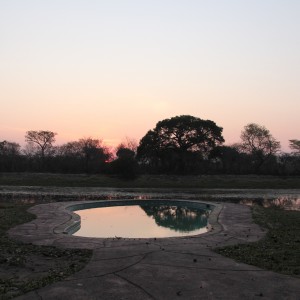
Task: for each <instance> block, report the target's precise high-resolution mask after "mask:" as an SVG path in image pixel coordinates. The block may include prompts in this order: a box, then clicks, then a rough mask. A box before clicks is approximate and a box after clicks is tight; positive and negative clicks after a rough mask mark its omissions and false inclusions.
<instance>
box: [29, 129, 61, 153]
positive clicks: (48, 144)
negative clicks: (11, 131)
mask: <svg viewBox="0 0 300 300" xmlns="http://www.w3.org/2000/svg"><path fill="white" fill-rule="evenodd" d="M56 134H57V133H54V132H52V131H46V130H39V131H35V130H30V131H27V132H26V135H25V141H26V142H27V143H29V144H35V145H37V147H38V149H39V152H40V155H41V157H42V158H44V157H45V154H46V153H47V152H49V151H50V149H51V148H52V144H53V143H54V142H55V135H56Z"/></svg>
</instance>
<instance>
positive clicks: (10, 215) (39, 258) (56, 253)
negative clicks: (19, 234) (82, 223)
mask: <svg viewBox="0 0 300 300" xmlns="http://www.w3.org/2000/svg"><path fill="white" fill-rule="evenodd" d="M26 209H28V205H22V204H19V205H9V204H0V268H1V269H2V270H5V272H3V273H2V275H1V278H0V298H1V299H10V298H13V297H16V296H18V295H21V294H23V293H26V292H29V291H31V290H34V289H37V288H40V287H42V286H45V285H47V284H51V283H53V282H56V281H59V280H62V279H64V278H66V277H68V276H69V275H71V274H73V273H75V272H77V271H79V270H80V269H81V268H83V267H84V266H85V264H86V263H87V262H88V261H89V259H90V257H91V254H92V253H91V251H90V250H77V249H58V248H55V247H51V246H35V245H32V244H23V243H20V242H16V241H13V240H11V239H10V238H9V237H8V236H7V234H6V231H7V230H8V229H9V228H11V227H13V226H16V225H17V224H21V223H24V222H29V221H30V220H32V219H33V218H34V217H33V215H31V214H29V213H27V212H26ZM33 271H34V272H33Z"/></svg>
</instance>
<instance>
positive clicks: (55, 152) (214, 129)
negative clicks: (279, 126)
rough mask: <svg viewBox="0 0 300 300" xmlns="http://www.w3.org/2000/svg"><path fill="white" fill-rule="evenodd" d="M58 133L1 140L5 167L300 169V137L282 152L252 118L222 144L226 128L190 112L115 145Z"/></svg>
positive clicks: (129, 171) (129, 173)
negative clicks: (61, 139) (62, 139)
mask: <svg viewBox="0 0 300 300" xmlns="http://www.w3.org/2000/svg"><path fill="white" fill-rule="evenodd" d="M55 136H56V133H54V132H52V131H46V130H39V131H33V130H32V131H28V132H26V135H25V140H26V142H27V143H26V145H25V147H24V148H23V149H22V148H21V146H20V145H19V144H17V143H14V142H11V141H5V140H4V141H0V172H53V173H74V174H76V173H86V174H97V173H103V174H108V175H116V176H118V177H119V178H122V179H127V180H132V179H135V178H136V177H137V176H138V175H139V174H145V173H150V174H178V175H196V174H264V175H300V140H299V139H291V140H290V148H291V150H292V152H291V153H280V152H279V150H280V143H279V142H278V141H277V140H276V139H275V138H274V137H273V136H272V135H271V133H270V131H269V130H268V129H266V128H265V127H264V126H261V125H258V124H254V123H251V124H248V125H246V126H245V127H244V129H243V130H242V132H241V142H240V143H237V144H234V145H231V146H229V145H223V142H224V139H223V136H222V128H221V127H219V126H217V125H216V123H215V122H213V121H210V120H202V119H200V118H196V117H193V116H189V115H182V116H176V117H173V118H170V119H165V120H162V121H160V122H158V123H157V124H156V126H155V128H154V129H152V130H149V131H148V132H147V133H146V135H145V136H144V137H143V138H142V139H141V140H140V142H139V145H138V146H137V142H136V141H135V140H132V139H130V138H126V139H125V141H123V142H122V143H121V144H119V145H118V146H117V148H116V149H115V150H114V151H112V150H111V149H109V148H108V147H107V146H105V145H104V144H103V142H102V141H101V140H100V139H94V138H92V137H88V138H82V139H79V140H77V141H71V142H68V143H65V144H63V145H59V146H56V145H54V143H55Z"/></svg>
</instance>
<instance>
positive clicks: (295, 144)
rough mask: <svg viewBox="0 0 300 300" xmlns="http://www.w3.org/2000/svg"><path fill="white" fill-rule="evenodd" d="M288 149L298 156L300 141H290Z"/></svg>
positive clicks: (299, 153)
mask: <svg viewBox="0 0 300 300" xmlns="http://www.w3.org/2000/svg"><path fill="white" fill-rule="evenodd" d="M290 148H291V149H292V151H293V154H296V155H300V140H290Z"/></svg>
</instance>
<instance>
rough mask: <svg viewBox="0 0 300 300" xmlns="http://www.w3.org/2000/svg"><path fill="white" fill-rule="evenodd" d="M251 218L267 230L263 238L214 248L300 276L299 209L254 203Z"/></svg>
mask: <svg viewBox="0 0 300 300" xmlns="http://www.w3.org/2000/svg"><path fill="white" fill-rule="evenodd" d="M253 218H254V220H255V222H256V223H258V224H259V225H260V226H262V227H264V228H266V229H268V233H267V234H266V237H265V238H263V239H262V240H260V241H258V242H255V243H250V244H240V245H235V246H227V247H223V248H218V249H216V250H215V251H216V252H218V253H220V254H222V255H224V256H227V257H230V258H233V259H235V260H237V261H239V262H243V263H246V264H249V265H255V266H258V267H260V268H263V269H267V270H271V271H275V272H278V273H282V274H287V275H293V276H296V277H300V212H299V211H286V210H283V209H280V208H276V207H271V208H263V207H261V206H254V208H253Z"/></svg>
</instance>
